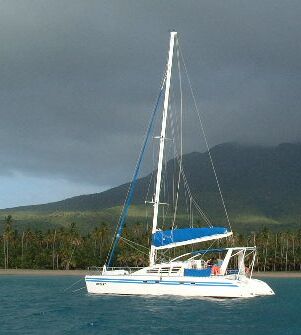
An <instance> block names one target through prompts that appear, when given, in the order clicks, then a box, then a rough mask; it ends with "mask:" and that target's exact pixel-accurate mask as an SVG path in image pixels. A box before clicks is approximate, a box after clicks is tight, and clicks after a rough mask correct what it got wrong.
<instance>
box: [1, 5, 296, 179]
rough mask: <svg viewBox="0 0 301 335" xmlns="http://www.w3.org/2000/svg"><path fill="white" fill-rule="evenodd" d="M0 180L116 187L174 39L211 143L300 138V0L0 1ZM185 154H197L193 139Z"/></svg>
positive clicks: (126, 172) (137, 141)
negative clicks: (30, 178) (49, 179)
mask: <svg viewBox="0 0 301 335" xmlns="http://www.w3.org/2000/svg"><path fill="white" fill-rule="evenodd" d="M0 6H1V10H0V50H1V55H0V74H1V75H0V102H1V107H0V108H1V112H0V113H1V115H0V116H1V121H0V122H1V126H0V150H1V164H0V173H1V174H2V175H7V174H10V173H11V172H13V171H19V172H22V173H25V174H28V175H36V176H54V177H55V176H57V177H60V178H61V177H62V178H66V179H70V180H76V181H83V182H90V183H96V184H99V185H116V184H118V183H120V182H123V181H126V180H127V179H128V178H129V177H130V174H131V169H132V168H133V166H134V162H135V159H136V156H137V153H138V151H139V146H140V144H141V139H142V136H143V133H144V130H145V125H146V122H147V119H148V117H149V115H150V111H151V109H152V106H153V103H154V100H155V97H156V94H157V93H158V88H159V83H160V79H161V75H162V71H163V67H164V63H165V59H166V52H167V42H168V30H169V29H171V28H173V29H176V30H178V31H179V34H180V40H181V45H182V49H183V51H184V54H185V56H186V61H187V65H188V68H189V70H190V72H191V80H192V82H193V84H194V88H195V90H196V92H197V100H198V102H199V105H200V108H201V110H202V112H203V114H204V119H205V122H206V125H207V127H206V128H207V133H208V137H209V141H210V144H211V145H214V144H217V143H221V142H226V141H244V142H254V143H261V144H277V143H279V142H284V141H298V140H300V135H299V134H300V131H299V128H300V121H301V116H300V106H301V95H300V93H299V92H300V89H301V65H300V64H301V62H300V60H301V42H300V37H301V33H300V31H301V23H300V19H299V14H300V11H301V3H300V2H299V1H224V2H222V1H212V0H210V1H71V0H70V1H23V2H21V1H1V2H0ZM186 144H187V145H186V150H187V151H191V150H197V149H199V150H200V149H203V148H199V147H198V146H197V145H196V143H195V140H194V139H193V138H189V139H188V140H187V141H186Z"/></svg>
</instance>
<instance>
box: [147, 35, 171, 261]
mask: <svg viewBox="0 0 301 335" xmlns="http://www.w3.org/2000/svg"><path fill="white" fill-rule="evenodd" d="M176 36H177V32H175V31H172V32H170V41H169V52H168V62H167V68H166V83H165V96H164V105H163V117H162V127H161V135H160V147H159V158H158V169H157V179H156V192H155V199H154V216H153V228H152V234H154V233H155V232H156V230H157V223H158V212H159V199H160V190H161V177H162V166H163V156H164V146H165V135H166V122H167V112H168V103H169V91H170V81H171V70H172V59H173V50H174V42H175V38H176ZM155 258H156V248H155V247H154V246H153V245H152V246H151V251H150V256H149V263H150V266H152V265H154V264H155Z"/></svg>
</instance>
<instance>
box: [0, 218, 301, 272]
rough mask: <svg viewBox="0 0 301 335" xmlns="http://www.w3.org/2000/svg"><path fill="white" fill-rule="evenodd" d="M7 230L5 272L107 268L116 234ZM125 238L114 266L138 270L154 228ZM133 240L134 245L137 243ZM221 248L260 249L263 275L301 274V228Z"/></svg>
mask: <svg viewBox="0 0 301 335" xmlns="http://www.w3.org/2000/svg"><path fill="white" fill-rule="evenodd" d="M2 228H3V229H2V231H3V233H2V236H1V238H0V246H1V250H2V252H1V253H0V267H3V268H5V269H12V268H13V269H15V268H23V269H54V270H55V269H64V270H65V269H66V270H68V269H86V268H89V267H91V266H101V265H103V264H104V263H105V262H106V259H107V255H108V252H109V249H110V246H111V240H112V236H113V233H114V232H113V230H112V229H111V228H110V226H108V225H107V224H105V223H102V224H99V226H98V227H96V228H94V229H93V230H92V231H91V232H90V233H87V234H81V233H79V231H78V229H77V226H76V224H75V223H70V224H69V226H68V227H60V228H58V229H49V230H48V231H44V232H42V231H39V230H31V229H27V230H25V231H19V230H18V229H15V227H14V219H13V217H12V216H10V215H9V216H7V217H6V218H5V220H4V223H3V227H2ZM123 236H124V237H123V239H121V241H120V244H119V249H118V250H117V252H116V257H115V260H114V265H115V266H136V267H140V266H145V265H147V263H148V251H147V249H146V248H147V247H148V246H149V243H150V241H149V236H150V231H149V228H148V227H146V226H145V225H144V224H141V223H135V224H129V225H127V226H126V227H125V230H124V234H123ZM129 241H134V242H135V244H134V245H133V244H131V243H130V242H129ZM217 243H218V244H217V245H215V246H216V247H223V246H231V245H236V246H242V245H244V246H253V245H256V246H257V250H258V254H257V255H258V257H257V261H256V264H255V270H257V271H301V229H299V230H295V231H286V232H272V231H270V230H269V229H267V228H264V229H262V230H260V231H258V232H252V233H249V234H238V233H234V237H233V239H232V238H231V239H228V240H227V241H223V240H221V241H218V242H217ZM141 246H144V247H143V248H142V247H141ZM211 246H212V245H211ZM196 247H197V246H194V247H193V246H189V247H182V248H179V249H181V250H175V249H173V250H172V251H170V254H165V255H164V257H165V258H166V259H168V258H169V257H173V256H176V254H175V252H179V253H182V252H183V251H184V252H189V251H191V248H196ZM201 247H202V248H207V247H209V244H208V245H206V244H202V246H201ZM140 251H142V252H140ZM171 253H172V254H171Z"/></svg>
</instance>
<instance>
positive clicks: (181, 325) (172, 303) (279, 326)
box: [0, 276, 301, 335]
mask: <svg viewBox="0 0 301 335" xmlns="http://www.w3.org/2000/svg"><path fill="white" fill-rule="evenodd" d="M265 280H266V281H267V282H268V284H270V285H271V287H272V288H273V289H274V290H275V292H276V295H275V296H270V297H258V298H251V299H185V298H179V297H143V296H139V297H134V296H95V295H89V294H87V292H86V290H85V288H84V281H83V279H81V278H80V277H67V276H66V277H65V276H62V277H53V276H49V277H42V276H41V277H40V276H1V277H0V321H1V322H0V334H42V335H46V334H73V335H74V334H110V335H114V334H130V335H132V334H203V335H207V334H212V335H219V334H231V335H235V334H240V335H249V334H252V335H260V334H264V335H268V334H273V335H276V334H281V335H284V334H296V335H297V334H301V279H265ZM76 281H78V282H77V283H76V284H75V285H73V286H72V287H70V286H71V285H72V284H73V283H75V282H76Z"/></svg>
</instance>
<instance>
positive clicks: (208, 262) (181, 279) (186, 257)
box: [85, 31, 274, 298]
mask: <svg viewBox="0 0 301 335" xmlns="http://www.w3.org/2000/svg"><path fill="white" fill-rule="evenodd" d="M176 47H177V48H179V44H178V37H177V32H174V31H173V32H171V33H170V41H169V52H168V60H167V65H166V69H165V73H164V76H163V80H162V84H161V89H160V94H159V97H158V100H157V103H156V105H155V108H154V112H153V114H152V117H151V120H150V123H149V126H148V128H147V133H146V137H145V140H144V142H143V145H142V149H141V152H140V156H139V159H138V161H137V164H136V168H135V171H134V175H133V179H132V182H131V184H130V188H129V190H128V193H127V197H126V200H125V203H124V207H123V211H122V214H121V216H120V220H119V222H118V226H117V230H116V234H115V238H114V240H113V243H112V247H111V250H110V254H109V257H108V258H107V262H106V264H105V265H104V266H103V268H102V271H101V272H100V273H99V274H96V275H86V276H85V282H86V287H87V291H88V292H89V293H93V294H119V295H175V296H184V297H218V298H241V297H245V298H248V297H255V296H263V295H273V294H274V292H273V290H272V289H271V287H270V286H269V285H268V284H267V283H265V282H263V281H261V280H258V279H254V278H252V274H253V268H254V265H255V259H256V247H249V246H247V247H234V246H231V247H224V248H221V247H218V248H204V249H200V250H191V251H190V252H185V253H184V254H182V255H179V256H177V257H174V258H172V259H168V260H167V261H166V260H165V261H163V262H162V261H161V262H160V260H159V257H158V254H159V252H162V251H168V249H172V248H179V247H184V246H186V247H187V246H189V245H194V244H197V243H202V242H208V241H212V242H215V241H219V240H221V239H230V238H231V236H232V234H233V233H232V229H231V226H229V228H226V227H216V226H213V225H211V224H209V227H188V228H177V226H175V225H174V224H173V225H172V227H171V228H170V229H164V230H162V229H159V228H158V216H159V206H161V205H162V206H164V203H162V202H161V201H160V195H161V188H162V168H163V164H164V147H165V142H166V140H167V136H166V125H167V120H168V112H169V109H170V108H169V107H170V106H169V102H170V87H171V75H172V66H173V57H174V53H175V52H174V51H175V50H174V49H175V48H176ZM178 50H179V49H178ZM178 50H177V52H178V54H179V51H178ZM163 93H164V101H163V113H162V124H161V134H160V136H159V137H158V139H159V142H160V143H159V154H158V165H157V170H156V174H157V175H156V184H155V194H154V196H153V199H152V201H151V203H152V205H153V220H152V236H151V246H150V252H149V266H147V267H144V268H142V269H138V270H137V269H136V270H134V271H133V272H131V271H130V270H127V269H116V268H112V267H111V265H112V261H113V259H114V252H115V250H116V247H117V245H118V243H119V241H120V239H121V238H122V230H123V227H124V224H125V220H126V217H127V214H128V210H129V206H130V204H131V201H132V198H133V194H134V189H135V186H136V183H137V180H138V173H139V170H140V166H141V161H142V157H143V154H144V151H145V148H146V146H147V143H148V140H149V137H150V134H151V131H152V129H153V122H154V119H155V114H156V112H157V110H158V106H159V101H160V99H161V96H162V99H163ZM205 142H206V144H207V140H206V138H205ZM207 149H208V152H209V155H210V151H209V146H207ZM209 157H210V160H211V163H212V168H213V172H214V175H215V177H216V180H217V183H218V179H217V174H216V171H215V168H214V165H213V160H212V157H211V155H210V156H209ZM179 164H180V168H179V171H180V174H181V173H182V166H181V162H180V163H179ZM218 189H219V190H220V186H219V183H218ZM220 195H221V200H222V203H223V206H224V209H225V211H226V207H225V204H224V200H223V197H222V193H221V192H220ZM176 203H177V202H176ZM175 207H177V205H176V206H175ZM226 217H227V220H228V219H229V218H228V214H227V211H226ZM228 222H229V221H228ZM229 224H230V222H229ZM212 255H216V256H212ZM209 256H210V258H208V257H209ZM246 259H247V260H248V262H249V263H248V267H247V266H246V265H245V260H246Z"/></svg>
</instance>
